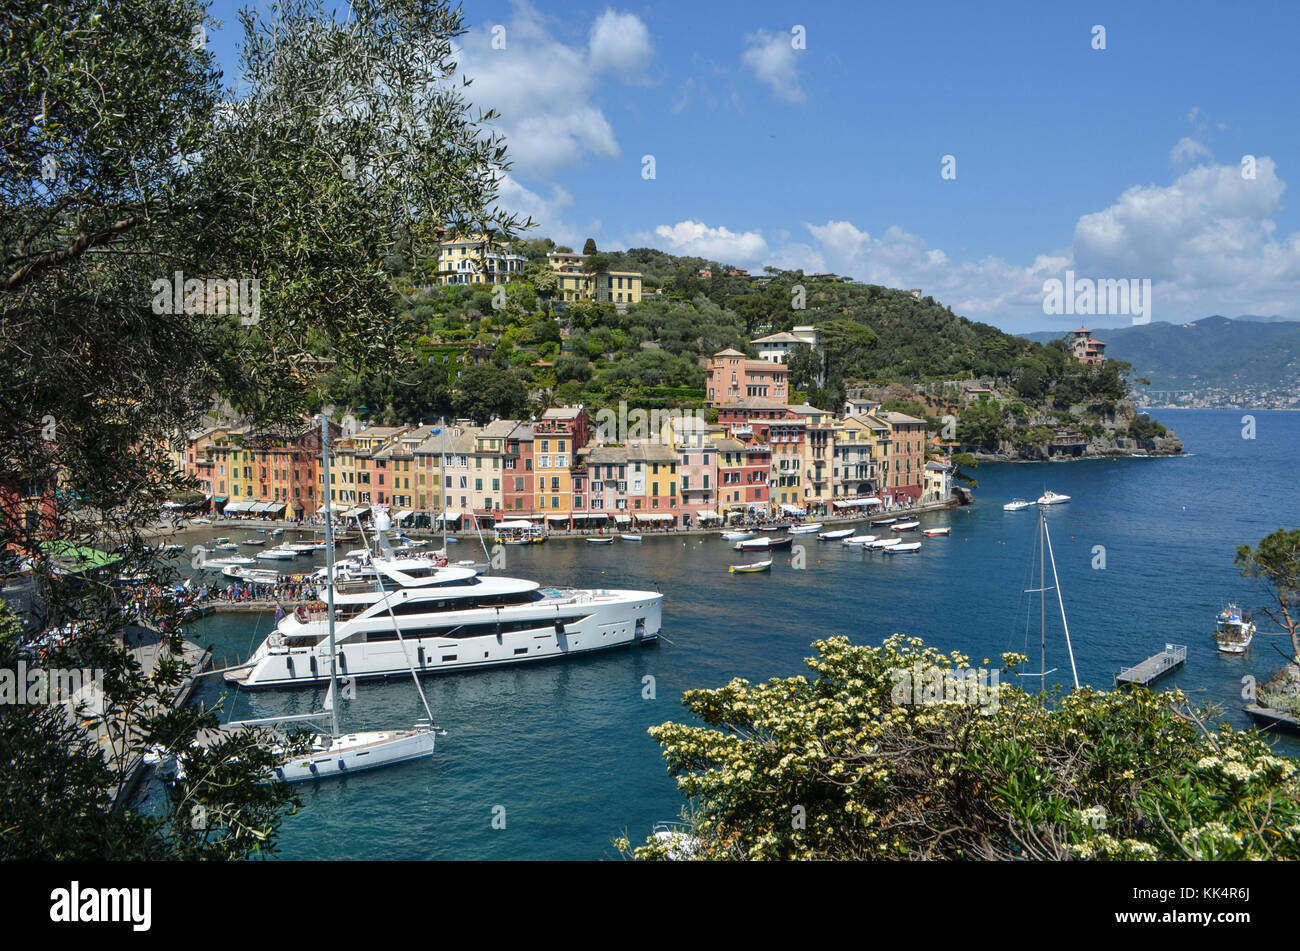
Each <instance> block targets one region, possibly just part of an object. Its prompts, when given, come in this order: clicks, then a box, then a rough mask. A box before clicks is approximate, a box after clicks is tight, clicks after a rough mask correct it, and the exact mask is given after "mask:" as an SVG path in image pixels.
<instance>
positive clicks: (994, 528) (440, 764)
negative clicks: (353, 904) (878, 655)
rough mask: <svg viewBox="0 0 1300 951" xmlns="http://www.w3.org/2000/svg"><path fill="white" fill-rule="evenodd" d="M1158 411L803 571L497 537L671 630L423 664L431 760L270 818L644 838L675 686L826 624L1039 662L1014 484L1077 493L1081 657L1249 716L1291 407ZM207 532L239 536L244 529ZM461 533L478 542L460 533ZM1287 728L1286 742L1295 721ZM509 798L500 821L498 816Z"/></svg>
mask: <svg viewBox="0 0 1300 951" xmlns="http://www.w3.org/2000/svg"><path fill="white" fill-rule="evenodd" d="M1155 415H1156V416H1157V417H1158V418H1159V419H1160V420H1161V421H1162V422H1165V423H1166V424H1167V425H1169V426H1170V427H1171V428H1173V429H1174V430H1175V431H1176V432H1177V433H1178V435H1179V436H1181V437H1182V438H1183V440H1184V441H1185V442H1186V444H1187V446H1188V448H1189V450H1190V451H1191V455H1189V456H1187V457H1184V458H1173V459H1128V460H1118V461H1112V460H1110V459H1105V460H1092V461H1087V462H1077V463H1060V464H1035V465H985V466H982V467H981V468H980V469H979V470H977V471H976V473H975V475H976V477H977V478H978V480H979V483H980V486H979V489H978V490H977V491H976V496H977V499H978V501H977V502H976V504H975V505H974V506H972V507H969V508H964V509H957V510H953V511H950V512H944V513H939V514H933V515H926V516H923V517H922V519H921V521H922V528H928V527H931V526H938V525H951V526H952V527H953V533H952V537H950V538H933V539H931V538H923V539H920V540H921V541H922V543H923V546H924V547H923V550H922V551H921V552H919V553H917V554H915V555H905V556H897V557H889V556H885V555H882V554H874V555H872V554H863V553H860V552H857V551H851V550H848V549H845V548H843V547H842V546H840V545H839V544H838V543H825V542H818V541H817V540H816V539H815V538H812V539H803V540H801V542H798V543H801V544H804V545H805V546H806V549H807V569H806V570H802V571H795V570H792V569H791V567H790V566H789V556H788V554H786V553H781V554H780V555H779V556H778V560H777V563H776V565H774V567H773V570H772V572H771V573H770V574H758V575H740V576H737V575H729V574H727V571H726V566H727V565H728V564H732V563H735V562H737V561H741V560H753V557H752V556H745V557H742V556H740V555H739V554H738V553H736V552H733V551H731V550H730V549H729V548H727V547H726V546H725V544H724V543H722V542H720V541H719V540H718V539H717V538H716V537H712V538H709V539H708V540H703V541H702V540H700V539H698V538H694V537H690V538H686V539H680V538H679V539H673V538H651V537H647V538H646V540H645V541H644V542H643V543H641V544H640V545H636V544H631V543H625V542H617V543H615V544H614V545H610V546H603V545H602V546H594V545H586V544H584V543H583V542H582V541H559V542H552V543H550V544H547V545H544V546H539V547H535V548H522V547H520V548H509V549H507V557H508V558H509V559H510V561H509V565H508V568H507V571H506V573H507V574H513V575H519V576H521V577H526V578H531V579H534V580H537V581H540V582H542V583H543V584H563V585H578V586H592V587H622V586H627V587H646V586H649V587H651V588H657V589H659V590H661V591H663V592H664V594H665V595H666V598H665V603H664V627H663V632H664V634H665V636H666V639H667V641H666V642H664V643H661V644H659V645H657V646H652V647H645V648H633V649H628V650H622V651H614V652H611V653H606V654H603V655H594V656H590V657H585V658H576V659H572V660H568V661H561V662H557V663H552V664H540V665H534V666H528V667H522V668H516V669H506V670H498V671H484V672H478V673H466V674H460V675H454V676H449V677H443V678H432V679H427V680H425V681H424V684H425V690H426V693H427V695H428V698H429V702H430V704H431V706H432V707H433V709H434V713H435V717H436V719H437V721H438V723H439V725H440V726H442V727H443V728H444V729H446V730H447V732H448V735H447V736H446V737H445V738H443V739H442V740H441V742H440V746H439V748H438V751H437V753H436V754H435V756H434V757H433V759H432V760H425V761H422V762H418V763H412V764H407V765H403V766H399V767H394V768H392V769H387V770H383V771H380V772H375V773H373V774H369V775H359V776H355V777H349V778H347V779H344V780H337V781H330V782H326V783H320V784H317V785H303V786H301V787H299V789H300V792H301V793H302V795H303V799H304V803H305V808H304V809H303V811H302V812H301V813H300V814H298V815H296V816H293V817H290V818H289V819H288V820H286V822H285V823H284V827H283V831H282V835H281V840H280V844H281V848H282V854H283V855H284V856H285V857H288V858H296V859H318V858H324V859H344V858H357V859H389V858H391V859H442V858H457V859H504V858H522V859H591V858H600V857H603V856H611V855H613V849H612V847H611V846H610V839H611V838H612V837H613V836H616V835H619V834H621V833H623V832H627V833H629V834H630V835H631V836H632V838H633V839H634V841H635V840H638V839H640V838H643V837H644V836H645V835H646V834H648V832H649V830H650V827H651V826H652V825H653V823H654V822H656V821H658V820H661V819H671V818H673V817H675V816H676V815H677V814H678V812H679V811H680V808H681V799H680V797H679V795H678V794H677V792H676V788H675V784H674V782H673V781H672V780H671V779H670V778H669V777H668V775H667V774H666V772H665V770H664V766H663V760H662V757H661V755H660V752H659V748H658V746H657V745H656V744H655V743H654V742H653V741H652V740H651V739H650V738H649V736H647V735H646V728H647V727H650V726H652V725H655V724H658V723H662V722H664V721H665V720H668V719H673V718H680V717H681V715H682V713H683V710H682V707H681V705H680V702H679V701H680V697H681V694H682V692H683V691H684V690H687V689H690V688H694V687H708V686H716V685H720V684H723V683H725V682H726V681H728V680H729V679H731V678H732V677H736V676H739V677H746V678H749V679H751V680H762V679H766V678H769V677H774V676H788V675H792V674H797V673H802V672H804V666H803V658H804V657H806V656H807V655H808V654H809V653H810V650H809V644H810V643H811V641H813V640H814V639H815V638H818V637H821V636H825V635H829V634H847V635H849V636H850V637H852V638H853V639H854V640H855V641H859V642H873V643H874V642H879V641H880V640H881V638H883V637H885V636H888V635H889V634H891V633H894V632H896V631H897V632H904V633H907V634H915V635H919V636H921V637H923V638H925V640H926V641H927V642H928V643H931V644H933V645H935V646H937V647H939V648H941V649H944V650H962V651H963V652H965V653H967V654H969V655H970V656H971V657H972V658H973V660H974V662H975V663H976V664H978V663H979V662H980V661H982V660H983V659H984V658H985V657H988V658H990V659H996V658H997V657H998V655H1000V654H1001V653H1002V652H1003V651H1005V650H1009V649H1016V650H1023V651H1024V652H1026V653H1028V654H1030V655H1031V656H1032V657H1034V658H1035V662H1036V660H1037V656H1038V633H1037V617H1038V609H1037V605H1036V603H1035V605H1034V606H1033V608H1032V611H1030V612H1029V613H1030V614H1031V615H1032V623H1031V625H1030V631H1029V632H1028V633H1027V632H1026V605H1025V603H1024V601H1023V598H1024V596H1023V595H1022V594H1021V590H1022V589H1023V588H1027V587H1034V586H1036V581H1032V582H1031V581H1030V580H1028V578H1027V571H1028V569H1029V567H1030V560H1031V559H1030V553H1031V548H1032V545H1033V542H1034V537H1035V534H1036V511H1035V510H1033V509H1031V510H1026V511H1024V512H1019V513H1007V512H1003V511H1002V503H1003V502H1006V501H1008V500H1010V499H1012V498H1015V497H1017V496H1018V497H1022V498H1027V499H1031V500H1032V499H1034V498H1037V497H1038V496H1039V495H1040V494H1042V492H1043V490H1044V489H1045V488H1050V489H1053V490H1054V491H1056V492H1062V493H1065V494H1067V495H1070V496H1072V497H1073V501H1071V502H1070V503H1069V504H1067V505H1061V506H1056V507H1053V508H1052V509H1051V510H1050V525H1051V532H1052V540H1053V544H1054V546H1055V553H1056V562H1057V568H1058V571H1059V572H1060V580H1061V588H1062V591H1063V593H1064V597H1065V605H1066V611H1067V612H1068V616H1069V621H1070V632H1071V635H1072V637H1073V642H1074V650H1075V655H1076V659H1077V661H1078V666H1079V677H1080V679H1081V680H1083V681H1085V682H1088V683H1092V684H1094V685H1096V686H1099V687H1106V688H1109V687H1110V686H1111V684H1112V682H1113V677H1114V674H1115V672H1116V670H1117V669H1118V668H1119V667H1121V666H1125V665H1128V664H1132V663H1135V662H1137V661H1139V660H1141V659H1143V658H1145V657H1146V656H1148V655H1149V654H1152V653H1154V652H1156V651H1158V650H1160V649H1161V648H1162V647H1163V646H1164V644H1165V643H1166V642H1174V643H1180V644H1186V645H1187V647H1188V661H1187V665H1186V667H1185V668H1184V669H1183V670H1182V671H1180V672H1179V673H1177V674H1176V675H1174V676H1171V677H1169V678H1166V679H1165V680H1163V681H1161V685H1162V686H1166V685H1172V684H1177V685H1179V686H1180V687H1182V688H1183V689H1185V690H1188V691H1191V692H1192V693H1193V694H1194V696H1196V697H1198V698H1203V699H1205V700H1207V701H1214V702H1217V703H1220V704H1222V705H1223V706H1224V708H1225V719H1227V720H1228V721H1230V722H1232V723H1234V724H1237V725H1240V726H1246V725H1248V722H1249V721H1248V719H1247V718H1246V717H1245V715H1244V714H1243V713H1241V711H1240V705H1241V700H1240V690H1241V685H1240V680H1241V677H1242V675H1243V674H1246V673H1252V674H1254V675H1255V676H1256V677H1259V678H1261V679H1262V678H1264V677H1266V676H1267V675H1268V674H1269V673H1270V672H1271V671H1272V670H1273V669H1275V668H1276V667H1277V665H1278V663H1279V662H1280V659H1281V658H1280V657H1279V655H1278V654H1277V652H1276V651H1274V650H1273V649H1272V647H1271V646H1270V641H1271V640H1272V639H1270V638H1265V637H1258V638H1257V639H1256V641H1255V645H1254V646H1253V647H1252V649H1251V652H1250V653H1249V654H1248V655H1247V656H1246V657H1244V658H1241V657H1237V658H1232V657H1227V656H1225V655H1221V654H1219V653H1218V652H1217V651H1216V650H1215V649H1214V642H1213V638H1212V636H1211V630H1212V627H1213V619H1214V615H1215V614H1216V613H1217V611H1219V610H1220V609H1221V608H1222V607H1223V604H1224V603H1225V602H1226V601H1228V600H1231V599H1236V600H1238V601H1239V602H1241V603H1243V605H1248V606H1251V607H1256V606H1258V605H1259V604H1260V603H1262V600H1261V599H1262V595H1261V594H1260V592H1259V591H1258V590H1257V589H1256V588H1255V587H1254V585H1253V583H1252V582H1248V581H1246V580H1244V579H1242V578H1241V577H1240V576H1239V575H1238V572H1237V570H1236V569H1235V568H1234V567H1233V564H1232V559H1233V554H1234V552H1235V550H1236V546H1237V545H1238V544H1241V543H1243V542H1247V543H1251V544H1254V543H1255V542H1257V541H1258V540H1259V539H1260V538H1262V537H1263V536H1264V535H1266V534H1268V533H1269V532H1270V531H1273V530H1274V529H1277V528H1279V527H1282V526H1286V527H1295V525H1296V524H1297V521H1300V519H1297V506H1296V503H1295V499H1294V494H1295V479H1294V476H1293V472H1294V469H1295V464H1296V461H1297V455H1298V452H1297V447H1300V414H1297V413H1282V412H1255V413H1253V414H1252V415H1253V416H1254V417H1255V419H1256V438H1255V439H1254V440H1246V439H1242V436H1241V434H1242V423H1241V417H1242V415H1243V413H1241V412H1228V411H1172V410H1165V411H1160V412H1159V413H1156V414H1155ZM860 531H861V530H860ZM219 534H228V535H231V536H232V537H233V538H236V540H238V539H239V538H242V537H246V535H247V534H250V533H247V532H236V531H230V530H225V529H223V530H222V531H221V532H219ZM1098 545H1100V546H1103V547H1104V548H1105V559H1106V561H1105V564H1106V566H1105V568H1104V569H1094V568H1093V567H1092V565H1093V562H1094V561H1095V560H1096V555H1095V553H1094V546H1098ZM248 550H249V549H244V551H248ZM455 552H456V554H458V555H459V556H460V557H474V556H475V555H476V554H477V555H478V556H479V557H480V560H481V555H482V552H481V550H480V549H479V548H478V545H477V543H476V542H475V543H471V540H470V539H469V538H464V539H463V540H462V542H461V544H460V545H458V546H455ZM316 562H317V563H319V562H320V559H319V558H317V559H316ZM305 563H306V562H305V559H303V560H300V564H304V565H305ZM297 567H298V570H301V567H300V566H297ZM1034 571H1035V572H1036V571H1037V561H1036V559H1034ZM1052 614H1053V611H1052V607H1051V605H1050V604H1049V608H1048V620H1049V633H1048V646H1047V652H1048V661H1047V665H1048V667H1049V668H1051V667H1055V668H1057V673H1056V674H1055V675H1054V676H1055V677H1056V678H1058V679H1059V678H1061V677H1066V678H1068V676H1069V664H1068V658H1067V656H1066V653H1065V646H1064V640H1063V637H1062V636H1061V632H1060V628H1059V619H1058V621H1057V623H1056V624H1053V619H1052ZM270 621H271V619H270V617H269V616H257V615H217V616H213V617H210V618H206V619H204V620H203V621H201V622H198V623H196V624H193V625H191V626H190V628H189V636H190V637H191V638H192V639H194V640H197V641H200V642H202V643H204V644H212V645H213V646H214V647H215V649H216V653H217V662H218V664H226V663H231V664H233V663H236V662H238V661H240V660H243V659H244V658H245V657H246V656H247V654H248V652H249V651H251V649H252V648H253V647H254V646H255V645H256V644H257V643H258V642H259V641H260V640H261V638H262V637H263V636H265V634H266V632H267V631H268V630H269V627H270ZM1271 626H1272V625H1271V624H1269V623H1268V622H1264V623H1262V624H1261V625H1260V627H1261V630H1263V629H1267V628H1270V627H1271ZM1279 644H1280V642H1279ZM646 677H653V678H654V681H653V684H654V694H655V697H654V699H646V698H644V696H643V694H644V693H645V692H646V681H644V678H646ZM221 694H226V695H227V702H228V704H229V705H230V707H231V708H232V709H233V711H234V715H236V716H240V717H243V716H256V715H269V714H274V713H284V712H307V711H309V710H312V709H318V708H319V704H320V702H321V699H322V698H321V696H320V694H319V692H316V691H312V690H302V691H290V692H272V693H256V694H252V695H249V694H238V695H235V694H227V692H226V690H225V688H224V686H223V685H221V684H219V683H216V682H215V678H212V682H209V683H208V684H207V685H206V686H205V688H204V693H203V696H206V697H208V698H212V697H215V696H217V695H221ZM344 711H345V720H344V723H345V725H346V726H350V727H352V728H356V729H363V728H367V727H379V726H400V725H404V724H407V723H409V722H411V721H412V720H414V719H415V718H416V717H417V716H419V715H421V710H420V706H419V700H418V698H417V697H416V695H415V691H414V689H413V688H412V686H411V684H410V682H409V681H406V680H394V681H390V682H386V683H382V684H372V683H362V684H360V685H359V687H358V696H357V699H356V700H355V701H352V702H350V703H348V704H346V705H345V707H344ZM1280 746H1281V747H1282V748H1283V749H1285V750H1286V751H1287V752H1290V753H1292V754H1293V755H1294V754H1296V753H1297V752H1300V744H1297V743H1296V742H1295V741H1294V740H1283V741H1280ZM498 807H500V808H498ZM502 809H504V825H505V827H504V828H494V827H493V818H494V815H495V816H498V817H500V816H501V815H502V812H501V810H502ZM500 824H501V823H500V821H499V820H498V822H497V825H500Z"/></svg>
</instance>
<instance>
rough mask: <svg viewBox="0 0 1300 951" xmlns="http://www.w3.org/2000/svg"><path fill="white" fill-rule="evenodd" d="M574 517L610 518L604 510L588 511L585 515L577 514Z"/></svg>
mask: <svg viewBox="0 0 1300 951" xmlns="http://www.w3.org/2000/svg"><path fill="white" fill-rule="evenodd" d="M573 517H574V518H581V519H597V518H609V516H608V515H607V514H606V513H604V512H588V513H587V514H585V515H575V516H573Z"/></svg>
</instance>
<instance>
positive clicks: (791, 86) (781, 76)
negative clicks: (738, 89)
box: [740, 30, 805, 102]
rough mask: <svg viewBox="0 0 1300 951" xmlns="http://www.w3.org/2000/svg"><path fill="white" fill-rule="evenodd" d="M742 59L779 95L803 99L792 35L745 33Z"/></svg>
mask: <svg viewBox="0 0 1300 951" xmlns="http://www.w3.org/2000/svg"><path fill="white" fill-rule="evenodd" d="M740 61H741V62H742V63H744V64H745V65H746V66H748V67H749V68H750V69H751V70H752V71H753V73H754V76H755V77H756V78H757V79H758V80H759V82H763V83H766V84H767V85H769V86H771V87H772V92H773V94H774V95H775V96H776V97H777V98H778V99H784V100H786V101H788V102H803V101H804V98H805V97H804V92H803V89H802V88H800V86H799V72H798V70H797V68H796V67H795V50H794V47H793V46H792V45H791V43H790V37H789V36H782V35H781V34H779V33H778V34H776V35H772V34H770V33H768V32H767V31H766V30H759V31H758V32H757V33H751V34H749V35H748V36H746V37H745V52H744V53H743V54H742V55H741V57H740Z"/></svg>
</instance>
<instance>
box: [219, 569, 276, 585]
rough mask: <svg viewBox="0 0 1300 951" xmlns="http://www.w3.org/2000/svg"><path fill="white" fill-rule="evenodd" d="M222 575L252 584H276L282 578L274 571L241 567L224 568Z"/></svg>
mask: <svg viewBox="0 0 1300 951" xmlns="http://www.w3.org/2000/svg"><path fill="white" fill-rule="evenodd" d="M221 573H222V574H223V575H225V576H226V577H227V578H234V579H235V580H236V581H247V582H249V583H250V584H276V583H277V582H278V581H279V580H280V576H279V575H278V574H276V573H275V572H274V571H267V570H266V569H263V568H243V567H240V566H239V565H231V566H230V567H229V568H222V569H221Z"/></svg>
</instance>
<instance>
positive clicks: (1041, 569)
mask: <svg viewBox="0 0 1300 951" xmlns="http://www.w3.org/2000/svg"><path fill="white" fill-rule="evenodd" d="M1038 527H1039V533H1038V536H1039V537H1038V624H1039V627H1038V631H1039V635H1038V637H1039V640H1038V669H1039V671H1040V672H1041V673H1040V676H1041V677H1042V678H1043V679H1042V681H1041V684H1042V686H1041V687H1040V689H1039V692H1040V693H1046V692H1047V570H1046V564H1045V561H1044V559H1045V558H1046V556H1047V552H1046V550H1045V546H1044V545H1043V539H1044V538H1046V537H1047V509H1046V508H1044V507H1043V506H1042V505H1039V506H1038Z"/></svg>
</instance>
